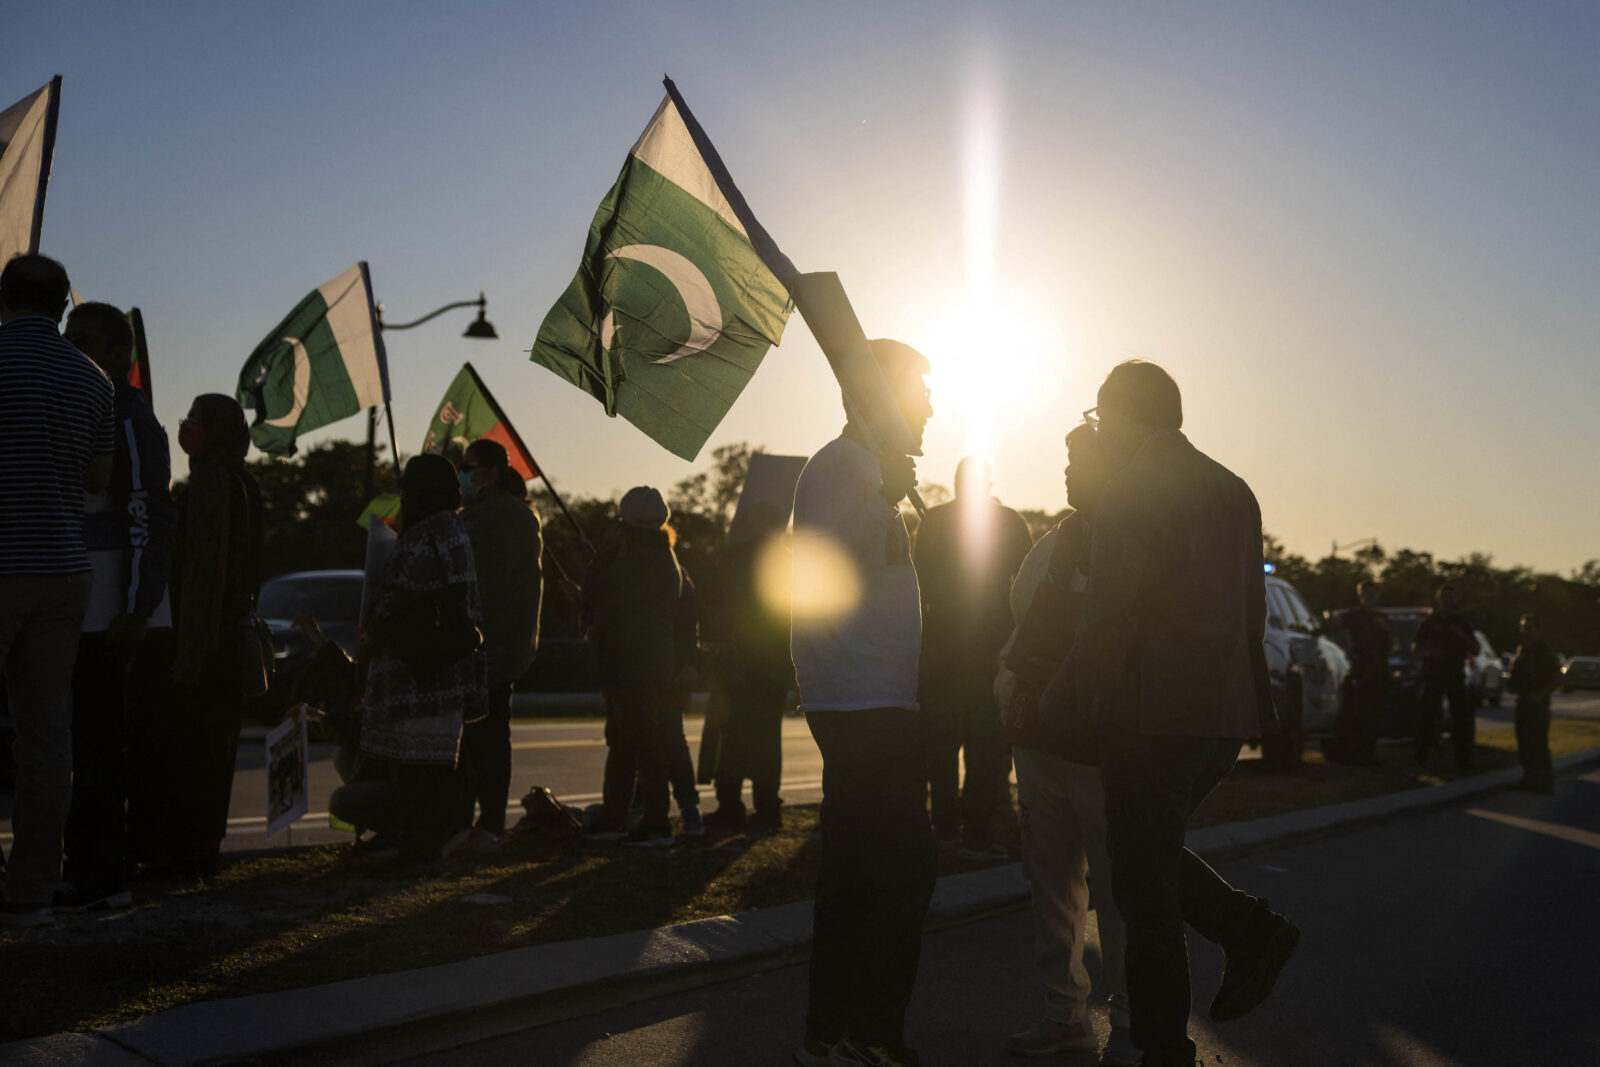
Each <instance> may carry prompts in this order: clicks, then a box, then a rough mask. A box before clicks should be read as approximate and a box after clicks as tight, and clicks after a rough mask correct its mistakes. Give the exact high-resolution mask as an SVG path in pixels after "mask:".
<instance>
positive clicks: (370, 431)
mask: <svg viewBox="0 0 1600 1067" xmlns="http://www.w3.org/2000/svg"><path fill="white" fill-rule="evenodd" d="M466 307H475V308H477V309H478V317H477V318H476V319H474V320H473V321H472V322H470V323H468V324H467V329H466V332H465V333H463V334H462V335H461V336H462V337H476V338H478V339H480V340H486V341H498V340H499V339H500V335H499V334H498V333H496V332H495V328H494V325H493V324H492V323H491V322H490V321H489V319H488V315H487V312H488V308H489V301H488V299H487V298H486V297H485V296H484V295H483V293H482V292H479V293H478V299H476V300H457V301H455V302H454V303H451V304H445V305H444V306H443V307H437V308H434V309H433V310H432V311H430V312H428V313H427V314H426V315H424V316H422V318H420V319H413V320H412V321H410V322H384V321H383V305H382V304H379V305H378V307H377V311H378V329H380V330H409V329H411V328H412V327H413V326H421V325H422V324H423V323H425V322H427V321H428V320H429V319H435V318H438V317H439V316H440V315H443V314H444V313H445V312H446V311H454V310H455V309H456V308H466ZM383 411H384V417H385V418H386V419H387V420H388V422H389V450H390V451H391V452H393V453H394V467H395V472H396V473H399V470H400V445H399V443H398V442H397V441H396V440H395V436H394V412H393V411H391V410H390V408H389V406H388V405H387V404H386V405H384V409H383ZM377 455H378V409H377V406H376V405H374V406H373V407H370V408H368V409H367V499H368V500H371V499H372V497H373V490H374V487H375V486H374V474H375V467H376V465H377Z"/></svg>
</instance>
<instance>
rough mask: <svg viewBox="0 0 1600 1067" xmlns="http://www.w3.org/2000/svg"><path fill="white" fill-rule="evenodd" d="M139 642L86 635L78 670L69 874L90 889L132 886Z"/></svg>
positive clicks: (74, 678) (113, 889)
mask: <svg viewBox="0 0 1600 1067" xmlns="http://www.w3.org/2000/svg"><path fill="white" fill-rule="evenodd" d="M136 647H137V646H131V645H115V644H112V643H111V642H109V641H107V640H106V635H105V634H103V633H91V634H84V635H83V636H82V637H81V638H79V640H78V659H77V662H76V663H75V664H74V665H73V669H72V809H71V813H70V814H69V815H68V817H67V826H66V831H65V833H64V835H63V841H62V843H63V846H64V849H65V867H64V869H63V872H62V874H63V877H64V878H65V880H66V881H68V882H70V883H72V884H73V885H74V886H76V887H77V888H78V889H81V890H83V891H85V892H89V893H96V894H102V895H109V894H111V893H118V892H121V891H122V890H123V889H125V888H127V872H126V869H125V868H126V863H127V839H128V806H127V805H128V765H127V764H128V738H127V698H128V695H129V694H128V688H129V683H130V677H129V675H130V671H131V668H132V666H133V656H134V651H135V649H136Z"/></svg>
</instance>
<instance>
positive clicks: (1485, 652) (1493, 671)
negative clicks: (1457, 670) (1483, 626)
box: [1467, 630, 1505, 708]
mask: <svg viewBox="0 0 1600 1067" xmlns="http://www.w3.org/2000/svg"><path fill="white" fill-rule="evenodd" d="M1474 634H1475V636H1476V637H1477V638H1478V654H1477V655H1476V656H1473V657H1472V658H1471V659H1469V660H1467V699H1468V700H1471V701H1472V706H1473V707H1489V708H1498V707H1499V706H1500V704H1501V701H1502V699H1503V698H1504V695H1505V682H1504V674H1503V673H1502V670H1503V668H1502V667H1501V665H1500V657H1499V656H1497V655H1496V654H1495V651H1494V646H1493V645H1491V644H1490V643H1489V639H1488V638H1487V637H1486V636H1484V633H1483V631H1482V630H1475V631H1474Z"/></svg>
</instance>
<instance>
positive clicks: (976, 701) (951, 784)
mask: <svg viewBox="0 0 1600 1067" xmlns="http://www.w3.org/2000/svg"><path fill="white" fill-rule="evenodd" d="M921 702H922V710H923V715H924V722H925V723H926V729H927V731H928V742H927V743H928V789H929V792H930V793H931V794H932V803H933V824H934V827H935V832H936V834H937V835H938V836H939V837H941V838H952V837H955V836H956V834H957V831H958V828H959V830H960V832H961V834H962V836H963V837H964V838H965V839H966V841H967V842H968V843H969V844H975V845H986V844H988V842H989V840H990V825H991V822H992V820H993V818H994V813H995V811H996V809H997V808H998V807H999V796H1000V790H1001V788H1002V783H1003V782H1004V781H1005V780H1006V778H1007V777H1008V770H1009V767H1008V764H1007V762H1006V743H1005V733H1004V731H1003V729H1002V728H1001V725H1000V710H999V708H998V707H997V706H996V704H995V698H994V663H993V660H991V661H990V662H989V663H988V664H987V665H986V666H985V668H984V669H983V670H982V671H979V670H970V671H960V672H951V674H949V675H946V676H943V677H940V678H939V679H938V680H937V681H933V682H930V683H928V684H925V685H924V686H923V689H922V694H921ZM963 753H965V759H966V769H967V777H966V781H965V783H963V784H961V785H960V786H959V788H958V784H957V783H958V782H959V781H960V768H959V765H958V760H959V759H960V758H961V755H962V754H963Z"/></svg>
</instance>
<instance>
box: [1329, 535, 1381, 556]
mask: <svg viewBox="0 0 1600 1067" xmlns="http://www.w3.org/2000/svg"><path fill="white" fill-rule="evenodd" d="M1377 543H1378V539H1377V538H1376V537H1363V538H1361V540H1359V541H1351V542H1350V543H1349V544H1347V545H1341V544H1340V543H1339V542H1338V541H1337V540H1335V541H1334V542H1333V549H1332V551H1331V552H1330V553H1329V555H1331V556H1333V557H1334V558H1336V559H1337V558H1338V555H1339V553H1340V552H1342V551H1344V550H1345V549H1347V548H1366V547H1367V546H1368V545H1375V544H1377Z"/></svg>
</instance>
